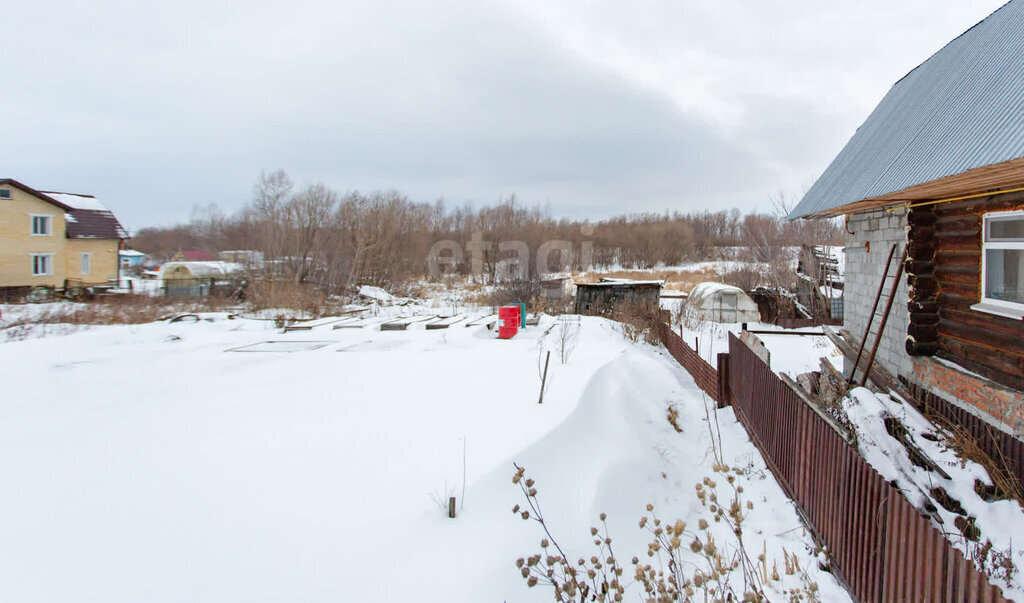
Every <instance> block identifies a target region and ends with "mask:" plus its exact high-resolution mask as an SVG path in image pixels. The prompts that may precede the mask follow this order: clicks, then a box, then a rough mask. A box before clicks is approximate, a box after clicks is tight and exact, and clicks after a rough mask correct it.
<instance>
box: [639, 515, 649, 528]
mask: <svg viewBox="0 0 1024 603" xmlns="http://www.w3.org/2000/svg"><path fill="white" fill-rule="evenodd" d="M645 525H647V518H646V517H641V518H640V527H641V528H642V527H644V526H645Z"/></svg>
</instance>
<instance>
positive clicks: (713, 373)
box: [658, 323, 721, 402]
mask: <svg viewBox="0 0 1024 603" xmlns="http://www.w3.org/2000/svg"><path fill="white" fill-rule="evenodd" d="M658 335H659V336H660V339H661V343H662V344H663V345H664V346H665V349H667V350H668V352H669V354H672V357H673V358H675V359H676V362H678V363H679V364H681V365H683V368H685V369H686V370H687V372H689V373H690V375H692V376H693V380H694V381H696V382H697V386H698V387H700V388H701V389H702V390H704V393H706V394H707V395H708V396H710V397H711V399H712V400H714V401H716V402H720V401H721V400H720V399H719V391H718V389H719V386H718V383H719V379H718V371H717V370H716V369H715V367H713V366H711V365H710V364H708V363H707V362H706V361H705V360H704V359H703V358H701V357H700V354H698V353H697V352H696V351H695V350H694V349H693V348H691V347H690V346H688V345H686V342H685V341H683V338H682V337H680V336H679V335H676V334H675V333H674V332H673V331H672V327H670V326H668V325H667V324H665V323H659V324H658Z"/></svg>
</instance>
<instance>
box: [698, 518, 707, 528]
mask: <svg viewBox="0 0 1024 603" xmlns="http://www.w3.org/2000/svg"><path fill="white" fill-rule="evenodd" d="M697 527H698V528H700V529H702V530H706V529H708V522H707V520H706V519H704V518H703V517H702V518H701V520H700V521H698V522H697Z"/></svg>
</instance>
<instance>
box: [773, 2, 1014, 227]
mask: <svg viewBox="0 0 1024 603" xmlns="http://www.w3.org/2000/svg"><path fill="white" fill-rule="evenodd" d="M1022 157H1024V0H1010V1H1009V2H1007V3H1006V4H1004V5H1003V6H1002V7H1000V8H999V9H998V10H996V11H995V12H994V13H992V14H991V15H989V16H988V17H987V18H985V19H984V20H983V21H981V22H980V23H978V24H977V25H975V26H974V27H972V28H971V29H969V30H967V31H966V32H964V33H963V34H961V35H960V36H959V37H957V38H956V39H954V40H953V41H951V42H949V43H948V44H946V46H945V47H943V48H942V49H941V50H939V51H938V52H936V53H935V54H934V55H932V56H931V57H930V58H929V59H928V60H927V61H925V62H924V63H921V64H920V65H919V66H918V67H916V68H915V69H914V70H913V71H911V72H910V73H908V74H907V75H906V76H904V77H903V79H901V80H900V81H898V82H896V84H894V85H893V87H892V88H891V89H890V90H889V93H888V94H886V95H885V97H884V98H883V99H882V101H881V102H880V103H878V106H877V107H875V110H874V111H872V112H871V115H869V116H868V118H867V120H866V121H865V122H864V124H863V125H861V127H860V128H858V129H857V131H856V133H854V135H853V137H852V138H851V139H850V141H849V142H847V143H846V146H845V147H843V150H842V151H840V153H839V155H837V156H836V158H835V159H834V160H833V161H832V163H831V164H830V165H829V166H828V169H826V170H825V172H824V173H823V174H822V175H821V177H820V178H818V180H817V181H816V182H815V183H814V185H813V186H812V187H811V188H810V190H808V191H807V194H805V195H804V197H803V199H802V200H801V201H800V203H799V204H797V206H796V207H795V208H794V209H793V211H792V212H791V213H790V215H789V216H788V217H789V218H790V219H794V218H800V217H808V216H828V215H837V214H842V213H849V211H846V210H850V209H852V210H854V211H856V209H857V208H856V207H847V206H850V205H851V204H853V203H858V202H861V201H865V200H869V199H876V198H878V197H881V196H886V195H892V194H893V193H898V192H900V191H904V190H905V189H907V188H909V187H912V186H915V185H919V184H923V183H926V182H931V181H934V180H939V179H941V178H946V177H949V176H955V175H958V174H963V173H965V172H968V171H970V170H973V169H976V168H981V167H985V166H990V165H995V164H999V163H1003V162H1006V161H1010V160H1013V159H1019V158H1022ZM890 198H891V197H890ZM895 202H896V201H894V203H895Z"/></svg>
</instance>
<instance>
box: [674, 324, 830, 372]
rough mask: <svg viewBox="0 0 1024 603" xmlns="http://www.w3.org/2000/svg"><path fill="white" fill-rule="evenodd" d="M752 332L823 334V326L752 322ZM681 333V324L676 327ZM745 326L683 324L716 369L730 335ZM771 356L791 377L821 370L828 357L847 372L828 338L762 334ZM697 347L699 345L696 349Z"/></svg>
mask: <svg viewBox="0 0 1024 603" xmlns="http://www.w3.org/2000/svg"><path fill="white" fill-rule="evenodd" d="M747 328H748V329H749V330H751V331H779V332H783V331H785V332H787V333H797V332H805V333H821V332H822V331H821V330H822V327H807V328H801V329H783V328H781V327H778V326H776V325H772V324H765V323H757V322H752V323H748V324H747ZM675 329H676V332H679V325H678V324H676V325H675ZM742 330H743V325H742V324H741V323H716V322H701V323H700V324H695V325H692V326H689V327H688V326H686V325H683V335H682V336H683V340H684V341H685V342H686V343H687V345H689V346H690V347H691V348H694V349H696V350H697V352H698V353H699V354H700V356H701V358H704V359H705V360H707V361H708V362H709V363H710V364H711V365H712V366H716V362H717V361H716V358H717V357H718V354H720V353H721V354H724V353H728V352H729V333H733V334H735V335H736V336H739V334H740V332H741V331H742ZM757 337H758V339H760V340H761V341H762V342H763V343H764V345H765V347H766V348H768V352H769V353H770V355H771V358H770V365H771V368H772V370H774V371H775V372H776V373H786V374H787V375H789V376H790V377H793V378H796V377H797V375H800V374H802V373H808V372H811V371H817V370H820V368H821V365H820V358H827V359H828V360H829V361H830V362H831V363H832V364H833V365H834V366H835V367H836V368H838V369H839V371H840V372H842V370H843V353H842V352H841V351H840V350H839V348H837V347H836V346H835V344H834V343H832V342H831V341H830V340H829V338H828V337H826V336H824V335H792V334H779V335H774V334H771V333H758V334H757ZM695 346H699V348H698V347H695Z"/></svg>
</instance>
